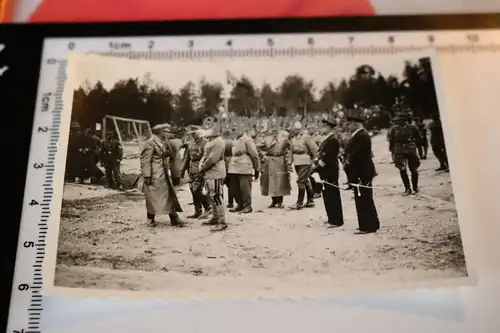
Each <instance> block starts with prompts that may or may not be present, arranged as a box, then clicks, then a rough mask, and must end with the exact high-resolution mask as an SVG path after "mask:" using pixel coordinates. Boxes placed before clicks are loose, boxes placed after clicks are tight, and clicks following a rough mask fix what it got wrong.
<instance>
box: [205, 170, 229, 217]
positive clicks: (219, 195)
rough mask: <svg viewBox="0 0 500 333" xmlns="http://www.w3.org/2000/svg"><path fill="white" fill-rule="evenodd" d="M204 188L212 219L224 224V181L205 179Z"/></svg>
mask: <svg viewBox="0 0 500 333" xmlns="http://www.w3.org/2000/svg"><path fill="white" fill-rule="evenodd" d="M205 188H206V190H207V195H208V197H209V198H210V204H211V206H212V214H213V215H212V216H213V217H212V219H213V220H215V221H217V222H218V223H221V224H223V223H226V214H225V209H224V179H205Z"/></svg>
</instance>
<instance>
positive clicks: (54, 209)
mask: <svg viewBox="0 0 500 333" xmlns="http://www.w3.org/2000/svg"><path fill="white" fill-rule="evenodd" d="M408 54H411V55H412V56H414V57H418V56H428V57H430V58H431V63H432V70H433V74H434V76H435V78H436V77H439V75H440V72H441V71H440V70H439V69H438V68H436V67H439V66H436V65H435V64H436V63H437V61H436V52H434V51H432V50H428V51H425V52H422V51H415V52H412V53H408ZM82 56H83V57H89V55H82V54H79V53H70V54H69V57H68V62H67V69H66V74H67V80H66V83H65V89H64V96H63V102H64V103H63V112H62V114H61V125H60V139H59V143H58V151H57V154H56V165H59V166H64V165H65V161H66V154H67V145H68V140H67V139H63V138H67V137H68V135H69V129H70V122H71V108H72V100H73V90H74V89H75V88H77V85H78V83H77V82H75V76H76V71H77V66H76V65H77V63H78V60H79V59H80V57H82ZM93 56H94V57H99V58H100V57H101V56H96V55H93ZM348 56H351V55H348ZM362 56H363V57H370V55H362ZM371 56H373V57H390V56H391V55H388V54H385V55H371ZM309 57H310V56H309ZM122 61H131V62H133V61H138V60H127V59H123V60H122ZM141 61H144V60H141ZM146 61H148V62H151V61H161V60H146ZM332 61H334V58H332ZM440 83H442V80H440V79H436V89H437V94H438V102H439V106H440V113H441V116H442V118H443V124H444V126H445V137H446V139H445V140H446V145H447V150H449V151H450V153H449V159H450V164H451V165H453V167H452V172H451V178H452V184H453V185H452V186H453V192H454V194H455V197H456V198H457V199H456V201H455V202H456V206H457V210H458V211H459V219H458V220H459V228H460V232H461V236H462V239H463V243H464V253H465V257H466V264H467V274H468V276H467V277H463V278H456V279H453V278H451V279H438V280H432V281H418V282H414V283H412V282H404V283H391V285H387V284H384V283H374V284H371V285H369V286H362V287H360V288H343V287H340V288H338V287H337V288H336V287H334V288H332V289H331V290H317V291H315V292H312V293H311V292H310V293H308V294H300V291H297V290H296V289H293V290H279V291H269V292H265V293H261V292H259V295H255V294H251V293H248V292H247V293H238V294H235V293H234V290H230V291H229V292H228V293H227V294H226V293H224V292H222V293H221V292H220V291H218V292H217V294H213V295H212V294H207V293H204V294H202V295H201V296H200V294H199V293H198V292H194V291H192V292H191V291H189V290H188V288H186V289H185V290H179V291H178V292H172V291H171V290H169V291H166V292H163V291H161V290H155V291H120V290H101V289H90V288H68V287H57V286H54V277H55V266H56V260H57V258H56V253H57V246H58V235H59V223H60V212H61V207H62V192H63V191H62V189H63V184H64V173H65V168H62V167H59V168H57V167H56V170H55V172H54V186H53V187H54V195H53V199H52V205H51V217H50V220H49V228H48V233H47V241H46V242H47V245H46V254H45V259H44V263H43V279H44V285H43V290H42V292H43V294H44V295H53V294H54V295H60V294H64V295H71V296H81V297H121V298H132V299H158V298H162V299H183V300H193V299H200V298H201V299H224V300H230V299H261V298H276V297H277V298H294V299H295V298H307V297H324V296H332V295H339V294H340V295H345V294H353V293H361V292H379V291H395V290H407V289H416V288H426V289H429V288H441V287H455V286H464V285H474V284H476V282H477V275H476V274H475V269H474V261H475V259H474V258H472V256H471V255H470V254H469V251H470V249H471V248H474V244H473V243H474V241H473V240H472V239H471V238H470V236H469V235H468V233H469V232H470V231H466V230H468V229H469V228H467V225H468V224H472V223H473V221H474V214H473V212H472V211H471V210H470V205H467V204H466V202H467V199H466V194H467V193H468V190H469V188H468V187H467V186H466V185H465V184H464V183H461V182H462V181H463V179H464V178H466V177H464V175H465V174H467V173H466V172H465V171H467V170H466V169H465V168H463V166H462V164H461V163H460V162H459V161H460V158H459V157H458V156H459V153H458V152H459V149H458V147H459V146H460V145H456V142H457V141H456V137H457V136H459V135H458V134H457V133H455V132H454V131H453V128H454V126H453V125H452V124H453V123H454V122H453V120H450V119H453V117H454V116H453V112H452V111H451V110H450V109H449V108H448V104H447V103H445V102H444V101H443V100H448V99H447V98H446V95H443V93H444V92H446V91H445V89H443V87H440ZM450 136H452V137H453V140H452V139H451V138H450Z"/></svg>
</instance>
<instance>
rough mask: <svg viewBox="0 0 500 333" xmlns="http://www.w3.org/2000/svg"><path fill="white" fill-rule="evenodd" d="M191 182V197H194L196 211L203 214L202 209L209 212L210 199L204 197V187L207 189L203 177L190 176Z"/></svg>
mask: <svg viewBox="0 0 500 333" xmlns="http://www.w3.org/2000/svg"><path fill="white" fill-rule="evenodd" d="M190 177H191V180H190V181H189V189H190V190H191V195H192V196H193V204H194V209H195V211H196V212H197V213H201V210H202V208H205V210H209V209H210V206H209V204H208V200H207V199H208V198H207V197H206V196H205V195H203V187H204V186H205V187H206V184H205V181H204V180H203V177H200V176H198V177H193V176H192V175H190Z"/></svg>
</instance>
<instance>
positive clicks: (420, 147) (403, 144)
mask: <svg viewBox="0 0 500 333" xmlns="http://www.w3.org/2000/svg"><path fill="white" fill-rule="evenodd" d="M392 120H393V125H392V126H391V128H390V129H389V131H388V132H387V139H388V141H389V151H390V152H391V155H392V162H393V163H394V165H395V166H396V168H397V169H398V170H399V173H400V176H401V180H402V182H403V186H404V188H405V194H407V195H410V194H416V193H418V192H419V186H418V180H419V172H418V169H419V167H420V163H421V162H420V160H425V159H427V150H428V145H429V143H428V138H427V127H426V125H425V124H424V122H423V121H422V118H419V117H418V118H415V119H414V118H413V116H412V113H411V111H410V110H409V109H408V108H407V107H406V106H405V105H400V106H399V107H398V110H397V113H396V114H395V117H394V118H393V119H392ZM429 130H430V143H431V148H432V151H433V152H434V155H435V156H436V158H437V159H438V161H439V167H438V168H437V169H436V170H435V171H446V172H448V171H449V165H448V157H447V154H446V146H445V142H444V135H443V128H442V125H441V120H440V117H439V114H435V115H434V116H433V119H432V122H431V124H430V125H429ZM407 169H409V170H410V175H408V171H407Z"/></svg>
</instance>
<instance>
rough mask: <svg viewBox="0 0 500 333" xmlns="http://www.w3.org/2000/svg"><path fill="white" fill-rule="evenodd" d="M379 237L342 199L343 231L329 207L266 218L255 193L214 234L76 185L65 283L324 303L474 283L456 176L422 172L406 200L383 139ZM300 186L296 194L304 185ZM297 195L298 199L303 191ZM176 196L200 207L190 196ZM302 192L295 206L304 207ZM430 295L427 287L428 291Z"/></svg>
mask: <svg viewBox="0 0 500 333" xmlns="http://www.w3.org/2000/svg"><path fill="white" fill-rule="evenodd" d="M373 145H374V153H375V156H376V163H377V170H378V172H379V176H378V177H377V178H376V180H375V186H379V187H380V189H379V190H378V191H377V192H376V198H375V199H376V205H377V207H378V211H379V216H380V220H381V225H382V227H381V230H380V231H379V232H378V233H376V234H369V235H354V232H355V231H356V228H357V218H356V212H355V208H354V202H353V194H352V193H351V192H343V194H342V199H343V206H344V215H345V225H344V226H343V227H342V228H339V229H335V230H332V229H326V228H325V226H324V224H323V222H324V221H325V214H324V209H323V203H322V199H317V202H316V207H315V208H309V209H303V210H301V211H290V210H287V209H284V210H281V209H268V208H267V205H268V204H269V201H270V200H269V198H266V197H263V196H261V195H260V193H259V184H258V183H254V188H253V192H254V193H253V200H254V203H253V206H254V213H252V214H248V215H239V214H235V213H228V222H229V228H228V229H227V230H226V231H225V232H223V233H215V234H211V233H210V232H209V231H208V228H207V227H204V226H202V225H201V221H200V220H193V221H190V222H191V223H190V225H189V227H188V228H185V229H176V228H172V227H170V226H169V225H168V224H167V223H168V217H165V218H164V220H163V221H165V222H166V223H165V224H161V225H160V226H158V227H156V228H151V227H149V226H147V225H146V221H145V208H144V198H143V197H142V196H141V195H127V194H123V193H116V192H113V191H110V190H106V189H103V188H102V187H98V188H97V187H89V186H74V185H66V187H65V193H64V198H65V200H64V202H63V211H62V214H61V227H60V240H59V250H58V265H57V269H56V279H55V284H56V285H57V286H65V287H79V288H94V289H121V290H165V291H172V292H174V291H175V292H176V293H177V292H179V291H180V290H181V291H182V290H189V291H195V292H197V293H199V294H200V295H203V294H211V295H213V294H217V293H219V292H220V293H221V294H228V293H231V292H233V291H234V292H236V291H237V292H238V293H241V291H242V290H246V291H247V292H246V293H247V294H252V295H256V296H257V295H265V294H272V293H273V292H278V293H279V292H280V291H282V292H286V291H285V290H287V291H294V290H300V294H309V293H313V294H314V293H317V292H319V293H321V292H327V291H328V290H331V289H332V287H334V289H338V288H342V287H345V288H352V287H354V286H359V285H363V286H366V285H369V284H372V283H376V284H382V283H383V284H386V285H390V284H393V283H394V284H399V283H401V282H416V283H419V282H422V283H423V282H424V281H429V280H433V279H437V278H452V277H463V276H466V269H465V261H464V256H463V250H462V247H461V239H460V233H459V228H458V224H457V213H456V209H455V208H454V206H453V205H450V204H446V203H445V202H443V201H447V202H453V194H452V187H451V180H450V175H449V173H436V172H435V171H434V169H435V168H436V167H437V161H436V160H435V158H434V156H433V155H432V153H431V152H430V153H429V159H428V160H425V161H422V166H421V177H420V178H421V181H420V182H421V190H422V194H423V195H426V196H431V197H435V198H437V199H439V200H443V201H434V200H432V199H430V198H427V197H424V196H409V197H405V196H402V195H401V192H402V188H401V185H400V180H399V175H398V172H397V170H396V169H395V168H394V165H392V164H390V163H389V161H390V156H389V153H388V152H387V142H386V141H385V134H384V133H383V134H382V135H379V136H376V137H375V138H374V139H373ZM294 187H296V186H294ZM294 190H295V191H296V188H294ZM178 195H179V198H180V201H181V205H182V206H183V208H184V210H185V212H184V213H183V214H185V215H189V213H191V210H192V206H189V205H188V203H189V202H191V198H190V194H189V191H188V189H187V187H186V186H185V185H184V186H181V187H180V188H179V190H178ZM295 198H296V193H295V192H293V193H292V195H291V196H289V197H286V198H285V204H286V205H290V204H292V203H293V202H294V201H295ZM424 285H425V284H424Z"/></svg>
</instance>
